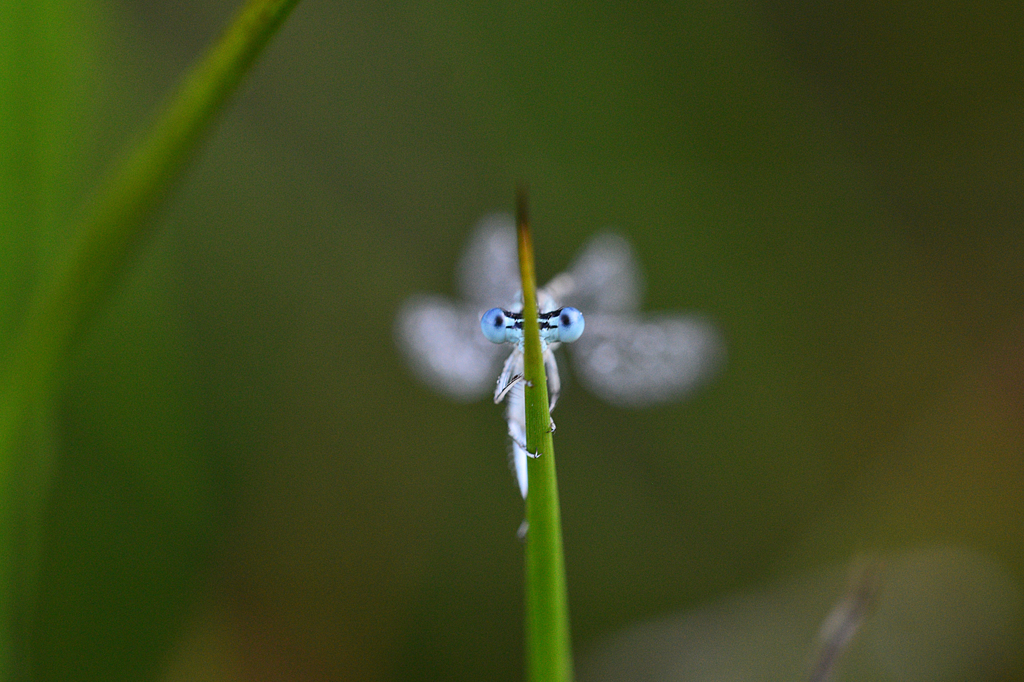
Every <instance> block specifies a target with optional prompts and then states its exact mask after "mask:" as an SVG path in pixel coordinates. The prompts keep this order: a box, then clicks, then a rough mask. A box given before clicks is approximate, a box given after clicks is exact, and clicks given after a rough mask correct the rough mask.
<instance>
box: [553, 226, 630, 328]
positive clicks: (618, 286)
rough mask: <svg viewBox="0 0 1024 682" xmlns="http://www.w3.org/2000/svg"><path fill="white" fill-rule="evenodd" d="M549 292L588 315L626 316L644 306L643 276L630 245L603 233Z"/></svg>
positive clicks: (597, 236)
mask: <svg viewBox="0 0 1024 682" xmlns="http://www.w3.org/2000/svg"><path fill="white" fill-rule="evenodd" d="M545 290H546V291H547V293H548V294H549V295H550V296H551V297H552V298H553V299H554V300H555V301H557V302H558V304H559V305H571V306H575V307H577V308H579V309H580V310H582V311H583V314H584V315H589V314H591V313H597V312H602V313H624V312H631V311H634V310H637V309H638V308H639V307H640V299H641V297H642V295H643V277H642V275H641V274H640V267H639V265H638V264H637V260H636V257H635V256H634V255H633V247H631V246H630V245H629V242H628V241H626V240H625V239H624V238H622V237H621V236H620V235H618V234H615V233H614V232H602V233H599V234H596V235H594V236H593V237H591V238H590V239H589V240H588V241H587V243H586V245H585V246H584V247H583V250H582V251H581V252H580V255H579V256H577V257H576V260H575V261H574V262H573V264H572V265H571V266H570V267H569V269H568V270H567V271H566V272H565V273H563V274H561V275H559V276H558V277H556V278H555V279H553V280H552V281H551V282H550V283H549V284H548V285H547V286H546V287H545ZM589 323H590V319H589V317H588V318H587V324H589ZM588 331H589V330H588Z"/></svg>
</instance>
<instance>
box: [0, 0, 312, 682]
mask: <svg viewBox="0 0 1024 682" xmlns="http://www.w3.org/2000/svg"><path fill="white" fill-rule="evenodd" d="M297 2H298V0H249V2H247V3H246V4H245V5H244V6H243V7H242V8H241V10H240V11H239V12H238V14H237V15H236V16H235V18H234V19H233V21H232V22H231V23H230V25H229V26H228V28H227V30H226V31H225V32H224V34H223V35H222V36H221V37H220V39H219V40H218V41H217V42H216V43H215V44H214V45H213V47H212V48H211V49H210V50H209V51H208V52H207V54H206V55H205V56H204V57H203V58H202V59H201V60H200V61H199V62H198V63H197V64H196V65H195V66H194V67H193V69H192V70H191V71H190V72H189V73H188V74H187V75H186V77H185V79H184V81H183V82H182V85H181V87H180V88H179V90H178V91H177V92H176V93H175V95H174V96H173V97H172V98H171V100H170V101H169V103H168V104H167V106H166V108H165V109H164V110H163V113H162V115H161V116H160V117H159V118H158V119H157V121H156V122H155V124H154V126H153V127H152V129H151V130H150V132H149V133H148V135H147V136H146V137H145V138H143V139H142V141H141V142H140V143H139V144H138V145H137V146H136V147H135V148H134V149H133V150H132V152H131V153H130V154H129V155H128V156H126V157H125V158H124V160H123V161H122V163H121V164H120V165H119V166H118V167H117V168H116V170H115V172H114V173H113V174H112V175H111V177H110V179H109V181H108V182H107V183H106V185H105V186H104V187H103V188H101V190H100V192H99V193H98V194H97V199H96V201H95V202H94V203H93V204H92V205H91V206H90V207H89V208H88V209H87V210H86V211H85V212H84V216H85V218H84V219H83V221H82V223H81V224H80V225H79V226H78V227H77V229H75V231H74V234H75V235H76V237H75V241H74V243H73V244H72V246H71V248H70V249H69V250H68V252H67V254H66V257H65V258H64V259H63V260H61V261H59V262H58V264H57V266H56V267H54V269H53V270H52V272H48V273H45V274H44V277H43V279H42V282H41V284H40V286H39V287H38V291H37V294H36V296H35V297H34V298H33V300H32V302H31V304H30V306H29V309H28V311H27V314H26V317H25V323H24V325H23V327H22V333H21V334H20V336H19V337H18V339H17V340H16V341H15V342H14V345H13V346H12V347H11V352H10V354H9V356H8V357H9V358H10V363H9V364H8V365H7V366H6V367H4V368H2V369H0V372H2V375H0V680H9V679H12V678H16V677H18V676H21V675H24V674H26V673H27V670H28V669H29V665H28V664H27V663H26V660H27V659H26V658H25V657H26V652H25V651H23V650H20V649H18V648H17V647H16V646H15V642H23V641H24V639H25V638H24V635H25V630H26V627H27V625H26V622H27V621H26V620H25V619H30V613H31V609H32V602H33V598H34V589H33V586H32V581H33V579H34V576H35V574H36V569H37V562H38V558H39V557H38V549H39V546H40V544H39V543H40V542H41V535H40V533H41V519H42V511H43V509H44V506H45V500H46V498H47V493H48V490H49V487H50V479H51V477H52V474H53V469H54V466H55V462H54V461H53V459H54V456H55V455H54V448H53V447H52V441H51V439H50V438H49V435H48V434H49V433H50V427H49V425H48V422H49V414H50V410H51V405H52V402H53V396H54V395H55V394H56V393H57V392H58V391H59V388H60V386H59V383H60V379H59V377H60V376H61V375H62V370H63V369H64V367H65V363H66V361H67V358H68V355H69V351H70V349H71V347H72V345H73V344H74V342H75V340H76V339H77V338H78V337H79V336H80V334H81V331H82V330H83V328H84V327H85V326H86V325H87V324H88V322H89V320H90V319H91V318H92V317H93V316H94V315H95V314H96V313H97V312H98V311H99V310H100V309H101V308H102V307H103V305H104V304H105V302H106V301H107V300H108V299H109V297H110V296H111V294H112V292H113V291H114V290H115V288H116V286H117V283H118V282H119V281H120V280H121V278H122V277H123V276H124V273H125V272H126V270H127V267H128V264H129V261H130V259H131V257H132V256H133V254H134V253H135V252H136V251H137V250H138V247H139V245H140V243H141V242H142V241H143V240H144V239H145V238H146V236H147V235H148V233H149V232H150V231H151V230H152V229H153V227H154V224H153V221H151V220H149V218H150V217H151V216H152V214H153V213H154V212H155V210H156V209H157V208H158V207H159V206H160V204H161V202H162V200H163V199H164V198H165V197H166V196H167V194H168V192H169V191H170V189H171V187H172V186H173V184H174V181H175V180H177V178H178V177H180V175H181V173H182V171H183V169H184V168H185V166H186V164H187V162H188V161H189V159H190V158H192V156H193V155H194V153H195V152H196V150H197V148H198V146H199V143H200V142H201V141H202V139H203V137H204V135H205V134H206V133H207V132H208V131H209V130H210V128H211V127H212V124H213V122H214V119H215V117H216V115H217V114H218V113H219V112H220V111H222V110H223V108H224V105H225V103H226V102H227V100H228V98H229V97H230V96H231V94H232V93H233V92H234V91H235V90H236V87H237V85H238V83H239V82H240V81H241V79H242V77H243V76H244V75H245V74H246V73H247V72H248V70H249V69H250V67H251V66H252V64H253V62H254V61H255V59H256V57H257V56H258V55H259V54H260V52H261V51H262V49H263V48H264V46H265V45H266V44H267V42H268V41H269V40H270V38H271V37H272V36H273V34H274V33H275V31H276V30H277V28H278V27H279V26H280V25H281V23H282V22H283V21H284V19H285V18H286V17H287V15H288V13H289V12H290V11H291V9H292V8H293V7H294V6H295V5H296V4H297Z"/></svg>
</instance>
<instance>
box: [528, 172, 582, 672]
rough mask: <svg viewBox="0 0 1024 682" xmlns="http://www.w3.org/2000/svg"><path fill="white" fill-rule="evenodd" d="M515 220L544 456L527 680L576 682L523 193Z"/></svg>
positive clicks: (531, 444) (533, 465)
mask: <svg viewBox="0 0 1024 682" xmlns="http://www.w3.org/2000/svg"><path fill="white" fill-rule="evenodd" d="M516 214H517V216H516V223H517V227H518V233H519V271H520V275H521V277H522V285H523V335H524V346H523V353H524V379H525V381H526V449H527V450H528V451H529V452H535V453H540V456H539V457H536V458H529V461H528V462H527V469H528V479H529V481H530V491H529V494H528V495H527V496H526V520H527V523H528V524H529V526H528V527H529V530H528V531H527V536H526V668H527V673H526V678H527V680H530V681H531V682H568V681H570V680H572V679H573V663H572V641H571V638H570V635H569V602H568V596H567V594H566V583H565V554H564V552H563V550H562V520H561V516H560V512H559V506H558V481H557V478H556V476H555V448H554V443H553V441H552V438H551V427H550V425H551V414H550V411H549V409H548V388H547V376H546V375H545V373H544V360H543V358H542V355H541V346H540V328H539V325H538V322H537V280H536V277H535V275H534V269H533V241H532V239H531V237H530V223H529V218H528V215H527V205H526V193H525V191H524V190H520V191H519V196H518V202H517V211H516Z"/></svg>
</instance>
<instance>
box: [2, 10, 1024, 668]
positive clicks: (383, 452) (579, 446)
mask: <svg viewBox="0 0 1024 682" xmlns="http://www.w3.org/2000/svg"><path fill="white" fill-rule="evenodd" d="M15 4H16V3H10V4H9V5H8V6H6V7H5V9H4V10H3V12H4V14H5V16H6V19H7V21H5V22H4V23H5V24H6V25H5V27H4V29H3V34H4V36H3V37H2V38H0V43H3V44H4V48H3V54H4V55H5V61H6V66H5V67H4V74H5V76H4V80H5V81H6V85H5V86H4V89H3V97H4V107H5V109H4V111H3V112H2V113H0V139H2V140H3V144H4V146H5V147H6V148H7V149H8V150H9V152H10V153H8V154H5V159H6V160H5V162H4V170H3V172H4V175H3V178H4V184H6V186H7V190H5V193H4V196H6V199H5V202H4V203H6V205H5V206H0V211H2V212H4V213H5V214H6V218H5V220H4V228H3V230H4V234H3V242H2V249H0V251H2V252H0V266H2V270H3V276H2V285H3V289H2V290H0V301H2V304H3V308H2V315H0V336H2V337H3V338H2V343H0V350H2V351H3V352H4V353H6V352H7V350H8V349H9V346H10V339H12V338H13V335H14V332H15V330H16V329H17V327H18V324H19V323H20V321H21V316H22V315H23V313H24V307H25V301H26V300H27V297H28V295H29V292H30V291H31V290H32V288H33V287H34V286H35V285H36V284H37V283H38V282H39V281H40V279H41V277H43V274H42V273H45V272H46V268H47V266H48V265H49V264H50V263H51V262H52V261H53V259H54V258H55V257H56V256H57V255H58V254H59V253H61V251H62V249H63V248H64V247H65V246H66V244H67V241H68V239H69V227H68V226H69V225H70V224H72V219H73V218H74V217H75V216H76V215H78V214H79V211H80V208H79V207H80V206H81V204H82V202H83V200H84V199H85V198H86V197H87V196H88V194H89V192H90V190H92V189H93V188H94V187H95V186H96V185H97V183H98V180H99V178H100V177H102V175H103V172H104V169H106V168H108V167H109V166H110V164H111V163H112V161H113V159H114V158H116V155H117V153H118V152H119V150H122V149H124V148H125V147H126V146H127V145H129V144H130V143H131V141H132V140H133V139H135V138H136V137H137V136H138V135H139V134H140V133H141V131H143V130H144V129H145V126H146V124H147V122H148V121H150V120H151V118H152V116H153V113H154V111H155V110H156V108H157V107H158V106H159V103H160V102H161V101H162V100H163V99H165V98H166V97H167V96H168V94H169V93H170V92H171V90H172V89H173V87H174V85H175V83H176V82H177V79H178V78H179V76H180V75H181V74H182V72H183V71H184V70H185V69H186V68H187V67H188V65H189V64H190V63H191V62H192V61H193V60H194V59H195V58H196V57H197V56H198V55H199V54H200V53H201V51H202V50H203V48H204V46H205V45H207V44H208V43H209V42H210V41H211V40H213V39H214V38H215V37H216V36H217V34H218V32H219V31H220V29H221V28H222V27H223V25H224V24H225V23H226V22H227V20H228V19H229V17H230V16H231V14H232V13H233V11H234V9H235V3H233V2H229V1H227V0H214V1H210V0H203V1H199V0H177V1H175V2H163V1H157V0H151V1H143V0H139V1H129V0H120V1H114V0H110V1H107V2H91V3H82V4H77V3H70V2H68V3H64V2H57V1H56V0H46V1H41V2H36V3H26V4H25V6H24V7H15V6H14V5H15ZM1021 35H1024V12H1022V11H1021V9H1020V8H1019V7H1017V6H1015V5H1014V4H1013V3H997V2H971V3H968V2H936V3H928V4H923V5H921V4H917V3H891V2H871V1H869V2H862V3H854V4H848V5H843V4H837V3H830V2H818V3H814V2H799V1H788V0H774V1H772V0H762V1H759V0H746V1H744V0H739V1H737V2H725V3H722V2H703V1H698V2H688V3H682V2H661V3H633V2H597V3H589V4H586V5H584V4H579V5H576V4H572V3H550V2H517V3H483V4H474V3H459V2H441V3H383V4H382V3H368V2H355V3H333V2H321V1H316V0H306V1H305V2H303V3H301V4H300V5H299V6H298V8H297V9H296V11H295V12H294V14H293V16H292V17H291V19H290V20H289V21H288V22H287V23H286V24H285V26H284V28H283V30H282V31H281V32H280V34H279V36H277V38H276V39H275V40H274V41H273V43H272V44H271V46H270V48H269V50H268V51H267V53H266V54H265V56H264V57H263V58H262V59H261V61H260V62H259V63H258V65H257V67H256V69H255V70H254V72H253V73H252V74H251V76H250V78H249V79H248V80H247V81H246V84H245V85H244V87H243V89H242V92H241V93H240V96H239V97H238V98H237V100H236V101H235V102H234V103H233V104H232V106H231V107H230V109H229V111H228V112H227V114H226V115H225V116H224V117H223V119H222V121H221V123H220V124H219V126H218V127H217V129H216V133H215V134H214V135H213V137H212V138H211V139H210V140H209V141H208V144H207V145H206V146H205V147H204V149H203V151H202V153H201V154H200V157H199V159H198V161H197V162H196V163H195V164H194V166H193V167H192V168H191V170H190V172H189V173H188V175H187V177H186V179H185V181H184V183H183V184H181V185H180V186H179V187H178V188H177V190H176V192H175V193H174V195H173V196H172V198H171V200H170V201H169V203H168V204H167V205H166V206H165V208H164V210H162V212H161V213H160V215H159V217H158V218H157V220H158V221H159V227H158V229H157V236H156V238H155V239H154V240H152V241H151V242H150V243H148V244H147V245H146V246H145V248H144V249H143V252H142V253H141V254H140V256H139V258H138V259H137V260H136V262H135V263H134V265H133V268H132V270H131V272H130V273H129V274H128V276H127V278H126V280H125V282H124V284H123V286H122V288H121V289H120V290H119V292H118V295H117V297H116V300H114V301H113V302H112V303H111V304H110V306H109V308H108V309H107V310H106V312H105V313H104V314H103V316H102V317H101V319H99V320H97V321H96V323H95V325H94V328H93V329H92V330H91V332H90V334H89V336H88V338H87V339H85V341H84V343H83V345H82V347H81V348H80V350H79V352H78V354H77V356H76V360H75V363H74V367H73V371H71V372H70V373H69V375H68V376H66V377H64V378H63V382H62V388H63V394H62V399H61V403H60V405H61V407H60V410H59V418H58V423H57V424H56V433H57V435H58V441H57V442H58V451H59V453H60V459H59V464H58V468H57V473H56V480H55V482H54V488H53V490H52V491H51V493H50V498H49V502H48V512H47V524H46V535H45V537H44V545H43V546H44V560H43V565H42V569H41V574H40V575H39V577H38V581H39V582H38V584H39V586H40V592H39V594H40V596H39V602H38V607H37V614H36V619H35V625H34V627H33V630H32V633H31V647H32V651H33V661H34V666H35V677H36V678H37V679H40V680H73V679H83V680H85V679H88V680H113V679H125V680H127V679H132V680H137V679H156V680H169V681H177V680H225V681H228V680H231V681H235V680H238V681H248V680H381V681H385V680H436V679H451V680H495V681H500V680H516V679H520V678H521V677H522V672H523V657H522V642H523V637H522V597H523V588H522V546H521V545H520V544H519V542H518V541H517V540H516V537H515V529H516V527H517V526H518V524H519V521H520V520H521V515H522V501H521V500H520V499H519V495H518V492H517V490H516V487H515V485H514V483H513V478H512V475H511V473H510V472H509V471H508V469H507V465H506V459H505V458H506V444H505V428H504V425H503V422H502V418H501V411H500V409H499V408H497V407H495V406H494V405H493V404H491V403H490V401H488V400H482V401H480V402H479V403H474V404H468V405H459V404H454V403H451V402H449V401H447V400H446V399H444V398H442V397H439V396H438V395H436V394H435V393H433V392H431V390H430V387H428V386H424V385H421V384H420V383H418V381H417V380H416V379H415V378H414V377H413V375H412V374H411V372H410V371H409V370H408V368H407V367H406V366H405V365H404V363H403V360H402V358H401V356H400V354H399V353H398V351H397V349H396V347H395V344H394V341H393V322H394V315H395V312H396V310H397V308H398V307H399V306H400V305H401V303H402V301H403V300H405V299H406V298H407V297H408V296H410V295H411V294H413V293H415V292H435V293H441V294H445V295H449V296H454V295H455V289H454V281H453V279H454V274H455V273H454V269H455V264H456V262H457V259H458V257H459V254H460V251H461V248H462V246H463V245H464V243H465V241H466V238H467V236H468V234H469V233H470V231H471V230H472V227H473V225H474V223H475V222H476V221H477V220H478V219H479V218H480V217H482V216H483V215H484V214H486V213H489V212H492V211H494V210H509V209H511V207H512V199H513V190H514V186H515V184H516V182H517V181H520V180H523V181H526V182H528V183H529V186H530V189H531V203H532V206H533V222H534V230H535V235H536V242H537V250H538V271H539V274H540V276H541V279H545V278H546V277H547V276H551V275H553V274H555V273H556V272H558V271H559V270H560V269H561V268H562V267H564V266H565V265H566V264H567V263H569V262H570V260H571V259H572V257H573V256H574V254H575V253H576V252H577V249H578V248H579V247H580V245H581V244H582V243H583V242H584V241H585V240H586V238H587V237H588V236H589V235H591V234H592V233H593V232H594V231H596V230H598V229H601V228H606V227H610V226H611V227H615V228H616V229H618V230H619V231H621V232H622V233H623V234H625V235H627V236H628V238H629V239H630V240H631V242H632V243H633V244H634V246H635V248H636V251H637V254H638V256H639V258H640V260H641V261H642V263H643V266H644V270H645V274H646V279H647V293H646V298H645V304H644V305H645V309H646V310H648V311H664V310H678V311H699V312H700V313H702V314H703V315H706V316H707V317H709V318H711V319H713V320H714V321H715V322H716V323H717V324H718V325H719V327H720V329H721V330H722V333H723V335H724V337H725V338H726V340H727V344H728V362H727V365H726V367H725V369H724V371H723V372H722V373H721V374H720V376H719V377H718V378H717V380H716V381H714V382H713V383H711V384H710V385H709V386H707V387H706V388H704V389H703V390H702V391H700V392H698V393H697V394H696V395H694V396H693V397H692V398H691V399H689V400H687V401H686V402H681V403H676V404H670V405H665V406H661V407H657V408H654V409H649V410H644V411H637V412H632V411H623V410H619V409H615V408H612V407H609V406H607V405H606V404H604V403H602V402H600V401H599V400H598V399H596V398H595V397H593V396H592V395H589V394H588V393H586V392H585V391H584V390H582V388H581V387H580V386H579V385H578V383H576V382H574V381H573V380H572V379H571V378H569V379H568V380H567V382H566V383H567V384H568V385H567V386H565V389H564V392H563V397H562V400H561V401H560V403H559V409H558V412H559V415H558V425H559V429H558V433H557V438H556V450H557V453H558V456H559V460H558V461H559V475H560V486H561V496H562V504H563V522H564V532H565V546H566V552H567V567H568V580H569V594H570V600H571V612H572V619H573V635H574V641H575V643H576V652H577V661H578V663H579V669H580V677H581V679H592V680H604V679H680V680H684V679H685V680H690V679H723V680H729V679H734V680H738V679H751V680H753V679H758V680H763V679H800V676H801V671H803V670H805V669H806V668H807V667H808V662H809V661H810V660H811V658H812V656H813V651H814V647H815V636H816V633H817V629H818V625H819V624H820V623H821V621H822V620H823V619H824V618H825V615H826V614H827V613H828V611H829V608H830V607H831V605H832V604H833V603H835V602H837V601H838V600H839V599H840V598H841V597H842V595H843V592H844V579H845V578H844V576H845V574H846V573H847V567H849V566H850V565H852V564H853V565H855V564H856V562H857V561H863V557H865V556H867V557H876V558H879V559H881V560H882V561H883V562H884V565H885V566H886V567H887V569H886V570H887V571H888V572H887V573H886V572H885V571H883V574H882V575H883V578H882V581H881V585H882V586H881V589H880V591H879V596H878V598H877V600H878V601H877V604H876V610H875V612H874V613H875V615H874V616H873V617H871V618H869V619H868V621H867V623H866V625H865V627H864V629H863V632H862V633H861V635H860V636H859V637H858V638H857V639H856V640H855V642H854V645H853V648H852V649H851V651H850V655H849V656H848V657H847V659H846V660H844V665H845V667H843V668H841V670H840V673H841V675H842V678H841V679H848V680H854V679H871V680H888V679H893V680H896V679H899V680H915V679H928V680H946V679H948V680H965V679H971V680H1022V679H1024V664H1022V647H1021V644H1020V641H1021V638H1022V636H1024V625H1022V613H1024V611H1022V594H1024V485H1022V484H1024V458H1022V449H1024V448H1022V446H1024V307H1022V304H1024V273H1022V263H1024V230H1022V227H1021V226H1022V219H1024V194H1022V191H1021V189H1022V186H1024V185H1022V181H1024V116H1022V114H1024V41H1022V40H1021V39H1020V36H1021ZM496 303H498V302H496ZM0 357H2V356H0ZM563 381H565V379H563ZM857 557H862V558H861V559H857ZM886 576H888V577H886ZM637 666H639V667H637Z"/></svg>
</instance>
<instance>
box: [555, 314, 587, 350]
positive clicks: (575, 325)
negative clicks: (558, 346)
mask: <svg viewBox="0 0 1024 682" xmlns="http://www.w3.org/2000/svg"><path fill="white" fill-rule="evenodd" d="M584 325H585V323H584V321H583V313H581V312H580V311H578V310H576V309H575V308H571V307H569V306H566V307H564V308H562V309H561V310H560V311H558V340H559V341H561V342H562V343H572V342H573V341H575V340H576V339H578V338H580V335H581V334H582V333H583V327H584Z"/></svg>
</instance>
